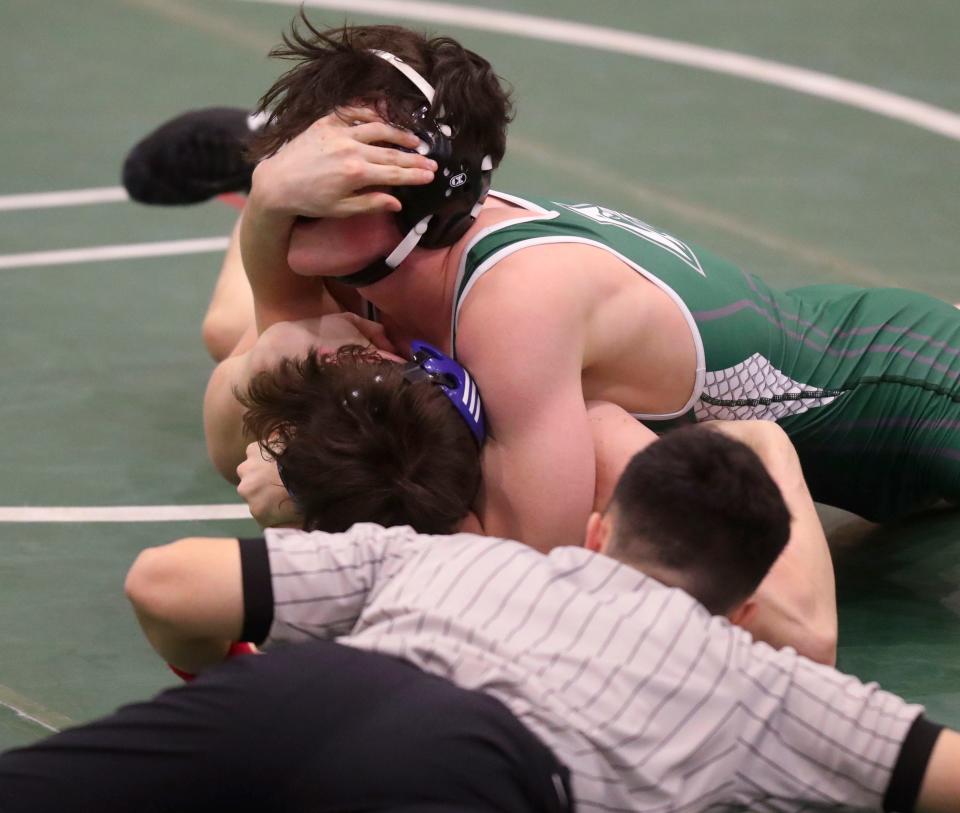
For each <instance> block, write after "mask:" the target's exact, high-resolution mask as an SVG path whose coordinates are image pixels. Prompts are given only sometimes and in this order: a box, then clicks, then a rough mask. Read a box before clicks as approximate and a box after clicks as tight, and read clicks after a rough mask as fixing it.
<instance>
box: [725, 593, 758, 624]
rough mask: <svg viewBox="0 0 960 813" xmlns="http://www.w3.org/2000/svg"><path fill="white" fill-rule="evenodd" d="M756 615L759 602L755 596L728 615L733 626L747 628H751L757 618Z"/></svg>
mask: <svg viewBox="0 0 960 813" xmlns="http://www.w3.org/2000/svg"><path fill="white" fill-rule="evenodd" d="M756 615H757V601H756V599H755V598H754V597H753V596H750V598H748V599H746V600H745V601H743V602H741V603H740V604H738V605H737V606H736V607H734V608H733V609H732V610H730V612H728V613H727V618H728V619H729V620H730V623H731V624H736V625H737V626H738V627H745V628H746V627H749V626H750V623H751V622H752V621H753V619H754V618H756Z"/></svg>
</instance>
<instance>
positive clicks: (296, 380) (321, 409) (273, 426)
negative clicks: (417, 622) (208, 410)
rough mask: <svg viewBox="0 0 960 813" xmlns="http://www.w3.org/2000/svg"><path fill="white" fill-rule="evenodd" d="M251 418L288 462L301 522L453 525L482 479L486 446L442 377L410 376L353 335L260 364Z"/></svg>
mask: <svg viewBox="0 0 960 813" xmlns="http://www.w3.org/2000/svg"><path fill="white" fill-rule="evenodd" d="M237 397H238V398H239V399H240V401H241V403H242V404H243V405H244V406H245V407H246V408H247V412H246V415H245V416H244V427H245V429H246V431H247V432H248V433H249V435H250V436H251V437H253V438H255V439H256V440H257V442H258V443H259V444H260V446H261V448H263V449H264V450H265V451H266V453H267V454H269V455H271V456H272V457H275V458H276V460H277V463H278V465H279V466H281V467H282V478H283V483H284V485H285V486H286V487H287V490H288V491H289V492H290V494H291V496H292V498H293V499H294V501H295V503H296V505H297V507H298V508H299V509H300V514H301V515H302V516H303V521H304V530H307V531H314V530H317V531H328V532H335V531H345V530H346V529H347V528H349V527H350V526H351V525H353V524H354V523H356V522H376V523H379V524H380V525H384V526H390V525H410V526H411V527H412V528H413V529H414V530H416V531H418V532H420V533H424V534H447V533H453V532H454V531H455V530H456V529H457V527H458V525H459V524H460V522H461V520H463V518H464V517H465V516H466V515H467V513H468V512H469V510H470V505H471V503H472V502H473V499H474V497H475V496H476V494H477V491H478V489H479V487H480V455H479V453H478V451H477V444H476V442H475V441H474V439H473V435H472V434H471V433H470V430H469V429H468V428H467V424H466V422H465V421H464V420H463V418H461V417H460V415H459V414H458V413H457V410H456V408H455V407H454V406H453V404H452V403H450V400H449V398H448V397H447V396H446V395H445V394H444V393H443V391H442V390H441V389H440V387H438V386H436V385H435V384H432V383H431V382H430V381H419V382H414V383H407V382H406V381H405V380H404V377H403V365H402V364H398V363H396V362H393V361H389V360H386V359H384V358H382V357H381V356H380V355H379V354H378V353H377V352H376V351H374V350H372V349H368V348H364V347H360V346H358V345H346V346H344V347H341V348H340V349H339V350H337V351H336V352H334V353H318V352H317V351H316V350H313V351H312V352H310V353H309V354H308V355H307V356H306V357H305V358H302V359H291V358H288V359H284V360H283V361H282V362H281V363H280V364H279V365H278V366H277V367H276V368H275V369H273V370H268V371H266V372H262V373H260V374H259V375H257V376H256V377H254V379H253V380H252V381H251V382H250V385H249V387H248V389H247V391H246V392H243V393H237Z"/></svg>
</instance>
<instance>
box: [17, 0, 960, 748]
mask: <svg viewBox="0 0 960 813" xmlns="http://www.w3.org/2000/svg"><path fill="white" fill-rule="evenodd" d="M406 5H408V6H409V5H416V6H417V7H418V8H421V7H425V6H426V5H428V4H406ZM447 5H448V6H449V5H450V4H449V3H448V4H447ZM456 5H466V3H456ZM480 5H481V4H479V3H477V6H480ZM403 6H404V4H402V3H398V4H396V8H397V9H398V14H399V13H400V11H401V10H402V8H403ZM482 8H483V10H484V11H485V12H486V13H487V14H488V15H489V14H494V13H495V12H497V11H499V10H509V11H511V12H522V13H526V14H529V15H539V16H541V17H551V18H557V19H562V20H566V21H570V22H573V23H581V24H584V25H590V26H594V27H605V28H606V29H616V30H617V31H620V32H621V33H634V34H638V35H651V36H654V37H660V38H666V39H669V40H671V41H675V42H679V43H688V44H693V45H699V46H706V47H709V48H714V49H726V50H728V51H732V52H736V53H738V54H741V55H746V56H752V57H758V58H761V59H765V60H774V61H777V62H780V63H785V64H787V65H791V66H795V67H800V68H805V69H809V70H814V71H820V72H822V73H824V74H828V75H829V76H831V77H834V78H839V79H844V80H851V81H853V82H857V83H860V84H859V85H858V86H856V87H855V88H853V89H852V90H851V89H850V88H847V90H849V91H850V93H849V96H848V97H847V98H846V100H845V101H836V100H828V99H824V98H820V97H815V96H810V95H806V94H802V93H798V92H796V91H795V90H791V89H788V88H786V87H783V86H779V85H773V84H769V83H768V82H767V83H765V82H762V81H756V80H758V79H759V78H761V74H760V73H755V75H752V76H740V77H735V76H730V75H724V74H721V73H718V72H717V70H716V69H715V60H714V62H710V60H709V59H708V60H707V64H708V67H706V68H700V69H695V68H692V67H689V66H684V65H680V64H676V63H675V62H663V61H653V60H650V59H648V58H645V57H644V56H643V55H642V53H643V51H642V48H641V50H640V51H639V52H637V51H634V52H629V49H626V50H624V48H625V46H624V47H621V48H620V50H617V47H619V46H617V47H614V46H615V45H616V42H620V41H619V40H616V38H614V37H612V36H611V34H610V33H609V31H608V32H607V33H604V32H603V31H600V32H599V33H598V30H597V29H596V28H593V29H586V28H583V27H582V26H581V27H580V28H578V29H576V30H577V31H578V32H579V34H581V35H583V36H584V37H586V39H587V40H589V41H590V42H591V43H593V45H592V46H587V45H579V46H575V45H571V44H569V43H564V42H558V41H549V40H546V39H542V38H541V39H536V38H533V37H535V36H536V35H543V34H544V32H546V31H547V30H548V27H547V25H546V24H545V23H542V24H534V23H528V24H525V25H518V24H506V25H502V26H501V27H500V29H501V30H499V31H498V30H494V29H495V28H496V26H495V25H494V21H495V20H496V19H500V18H496V16H495V15H494V16H493V17H489V16H488V17H485V18H484V21H480V23H478V25H479V27H476V28H469V29H468V28H465V27H462V26H461V25H458V24H456V23H450V22H444V23H442V24H434V25H432V24H430V23H429V22H427V21H425V20H421V21H414V22H413V23H412V24H413V25H414V26H415V27H420V28H429V29H431V30H436V31H443V32H445V33H446V32H448V33H450V34H452V35H453V36H456V37H459V38H461V39H462V40H463V41H464V42H465V43H466V44H467V45H469V46H471V47H473V48H475V49H476V50H478V51H479V52H481V53H483V54H484V55H486V56H488V57H489V58H490V59H491V61H492V62H493V63H494V64H495V65H496V66H497V69H498V71H499V72H500V73H501V74H502V75H503V76H504V77H506V78H507V79H509V80H510V81H511V82H512V83H513V84H514V86H515V90H516V98H517V103H518V111H519V113H518V116H517V119H516V122H515V124H514V125H513V128H512V131H511V142H510V149H509V151H508V157H507V161H506V162H505V164H504V167H503V168H502V170H501V171H500V172H499V173H498V177H497V185H498V186H499V187H500V188H502V189H504V190H505V191H513V192H517V193H530V194H544V195H550V196H555V197H561V198H567V199H569V198H581V199H583V200H596V201H602V202H605V203H607V204H609V205H611V206H614V207H618V208H621V209H623V210H625V211H628V212H631V213H633V214H635V215H637V216H639V217H642V218H644V219H645V220H649V221H650V222H652V223H654V224H656V225H658V226H660V227H661V228H664V229H667V230H672V231H675V232H677V233H678V234H680V235H682V236H684V237H685V238H688V239H689V240H691V241H693V242H696V243H698V244H700V245H703V246H705V247H708V248H710V249H712V250H714V251H715V252H716V253H718V254H720V255H721V256H727V257H729V258H730V259H731V260H734V261H735V262H737V263H738V264H740V265H741V266H743V267H744V268H747V269H749V270H751V271H753V272H755V273H757V274H759V275H761V276H763V277H764V278H765V279H767V280H768V281H769V282H771V283H773V284H776V285H781V286H784V287H787V286H796V285H802V284H809V283H816V282H852V283H860V284H876V285H900V286H906V287H912V288H916V289H918V290H923V291H925V292H927V293H930V294H934V295H937V296H940V297H943V298H946V299H947V300H948V301H960V279H958V277H957V261H956V257H957V254H958V251H957V249H958V246H957V228H956V224H957V222H960V196H958V195H957V190H958V189H960V160H958V150H960V144H958V141H957V139H958V138H960V130H957V131H956V134H955V135H950V134H949V133H947V132H943V131H937V130H936V126H938V123H939V124H943V125H944V127H947V129H949V126H950V125H951V123H952V124H953V125H956V121H954V120H955V119H956V114H955V113H954V114H952V116H953V118H951V114H950V112H949V111H956V110H960V82H957V68H956V43H955V32H956V31H957V30H958V29H960V5H958V4H956V3H954V2H949V1H948V0H917V2H913V3H909V4H904V3H902V2H899V0H848V2H846V3H842V4H838V3H834V2H831V1H830V0H811V2H807V3H802V4H799V3H794V4H771V3H767V2H763V0H728V2H726V3H723V4H718V3H715V2H712V0H687V2H683V3H659V2H655V0H632V1H631V2H630V3H623V2H617V0H598V2H594V3H590V4H589V5H584V4H582V3H579V2H575V1H574V0H556V1H555V2H552V3H548V2H546V0H509V2H508V0H500V1H499V2H488V3H484V4H482ZM294 10H295V9H294V7H293V6H283V5H277V4H271V3H259V2H241V0H88V1H87V2H84V3H75V2H71V0H47V2H40V3H38V2H35V1H34V0H6V2H5V3H4V5H3V24H2V26H0V53H2V54H3V57H2V59H3V65H2V70H0V88H2V98H3V100H4V108H5V114H6V115H5V116H4V120H3V126H2V128H0V167H2V172H0V335H2V341H0V372H2V381H3V384H2V390H0V392H2V395H0V426H2V432H3V443H2V448H3V451H4V454H3V458H2V459H3V465H2V467H0V520H2V521H0V652H2V653H3V654H2V657H0V748H2V747H9V746H12V745H15V744H19V743H26V742H29V741H31V740H34V739H36V738H38V737H39V736H42V735H43V734H44V733H45V732H47V731H49V730H50V729H52V728H59V727H62V726H63V725H68V724H69V721H82V720H87V719H90V718H92V717H94V716H96V715H99V714H103V713H105V712H107V711H109V710H111V709H112V708H113V707H115V706H116V705H117V704H119V703H122V702H126V701H129V700H132V699H139V698H142V697H145V696H147V695H148V694H149V693H151V692H153V691H155V690H157V689H159V688H161V687H162V686H165V685H169V683H170V682H172V677H171V676H170V675H169V674H168V673H167V672H166V670H165V669H164V668H163V666H162V665H161V664H160V663H159V662H158V661H157V659H156V658H155V657H154V656H153V655H152V653H151V652H150V651H149V649H148V647H147V645H146V644H145V642H144V641H143V639H142V638H141V636H140V634H139V631H138V629H137V626H136V623H135V621H134V619H133V617H132V614H131V613H130V612H129V608H128V607H127V604H126V600H125V599H124V597H123V578H124V574H125V572H126V569H127V568H128V567H129V564H130V563H131V562H132V560H133V559H134V557H135V556H136V554H137V552H138V551H139V550H141V549H142V548H144V547H146V546H149V545H154V544H158V543H162V542H165V541H168V540H171V539H175V538H178V537H181V536H187V535H192V534H204V535H235V534H238V533H251V532H253V531H254V530H255V529H254V526H253V523H252V522H250V521H249V520H247V521H243V520H219V519H215V518H211V517H213V516H214V515H215V514H216V511H215V510H214V509H211V508H210V507H209V506H223V505H227V506H230V505H234V506H236V504H237V497H236V494H235V493H234V491H233V489H232V488H231V487H230V486H229V485H227V484H226V483H224V482H222V481H221V480H220V479H219V478H218V477H217V476H216V475H215V474H214V472H213V470H212V468H211V467H210V466H209V464H208V463H207V461H206V455H205V451H204V447H203V441H202V429H201V424H200V409H201V399H202V394H203V387H204V383H205V380H206V377H207V375H208V373H209V371H210V369H211V364H210V362H209V360H208V359H207V358H206V355H205V353H204V351H203V349H202V346H201V343H200V335H199V324H200V319H201V316H202V314H203V311H204V308H205V305H206V300H207V297H208V296H209V293H210V291H211V289H212V287H213V282H214V279H215V277H216V273H217V270H218V265H219V255H218V248H217V245H218V243H216V241H214V242H213V243H203V244H197V243H192V244H189V245H187V244H183V243H180V242H178V241H187V240H198V239H203V240H206V239H208V238H223V237H225V235H226V234H227V233H228V231H229V228H230V224H231V222H232V220H233V213H232V211H230V210H229V209H228V208H227V207H225V206H223V205H222V204H219V203H210V204H205V205H202V206H197V207H192V208H189V209H183V210H160V209H147V208H144V207H138V206H134V205H132V204H130V203H127V202H125V201H123V200H122V198H120V197H118V195H117V184H118V183H119V180H118V179H119V169H120V163H121V160H122V157H123V155H124V154H125V152H126V151H127V149H128V148H129V147H130V146H131V145H132V144H133V143H134V141H136V140H137V139H139V138H140V137H141V136H142V135H144V134H145V133H146V132H147V131H148V130H150V129H152V128H153V127H154V126H156V125H157V124H159V123H160V122H161V121H163V120H165V119H167V118H169V117H170V116H172V115H175V114H177V113H179V112H181V111H182V110H185V109H188V108H192V107H203V106H209V105H223V104H229V105H251V104H253V102H254V101H255V99H256V97H257V96H258V94H259V93H260V92H262V91H263V90H264V89H266V87H267V86H268V84H269V83H270V82H271V81H272V80H273V78H275V76H276V75H277V73H278V72H279V70H280V69H279V67H278V66H277V65H273V64H270V63H269V62H268V61H267V60H266V59H265V57H264V55H265V53H266V51H267V50H268V49H269V47H270V46H271V45H272V44H274V43H275V42H276V41H277V40H278V39H279V33H280V31H281V30H283V28H284V27H285V26H286V24H287V22H288V21H289V19H290V18H291V17H292V16H293V13H294ZM441 10H442V9H441ZM437 13H438V14H439V13H440V11H438V12H437ZM346 14H347V12H346V11H343V10H326V11H320V10H314V11H312V12H311V16H312V18H313V19H315V20H317V21H322V22H326V23H330V24H335V23H338V22H340V21H342V20H343V19H344V18H345V15H346ZM350 19H352V20H356V21H360V22H367V21H370V20H371V19H376V20H378V21H388V20H389V21H393V22H399V23H405V22H407V23H409V22H410V21H409V20H406V19H405V18H403V17H401V16H396V17H392V18H388V17H383V16H381V17H377V18H371V17H362V16H359V15H352V16H351V18H350ZM465 20H466V16H465V15H464V21H465ZM501 22H502V20H501ZM630 42H631V43H632V44H631V47H634V46H637V47H638V48H640V46H641V45H642V42H644V41H642V40H640V39H638V38H636V39H633V40H631V41H630ZM621 44H622V43H621ZM668 50H670V49H668ZM681 50H682V49H681ZM679 52H680V51H678V49H677V48H676V47H672V50H670V53H671V54H673V55H674V56H676V54H677V53H679ZM750 64H751V65H753V67H751V68H750V70H753V71H755V72H756V71H761V72H762V70H763V69H762V67H758V66H757V65H756V64H754V63H750ZM710 65H714V67H710ZM828 84H829V83H828ZM829 86H830V87H833V88H836V87H847V86H844V85H836V84H832V85H829ZM864 88H866V89H864ZM871 88H872V89H874V90H877V89H879V90H882V91H886V92H890V93H896V94H901V95H902V96H906V97H909V99H911V100H913V101H914V102H922V103H924V104H926V105H927V107H923V108H917V110H919V112H918V114H917V117H916V120H915V121H912V122H907V121H903V120H900V119H895V118H891V115H892V114H891V110H892V109H893V108H892V106H891V104H892V103H891V102H890V100H889V99H888V98H887V97H883V96H882V95H881V96H879V97H877V96H874V95H871V93H870V92H869V91H870V89H871ZM870 100H872V101H871V103H873V102H876V105H877V107H876V109H875V110H874V112H870V111H868V110H865V109H863V105H864V104H866V103H867V101H870ZM930 106H935V107H936V108H942V109H944V110H942V111H941V113H945V115H940V114H939V113H937V111H936V110H934V109H933V108H932V107H930ZM911 109H913V108H911ZM77 190H85V191H87V194H86V197H85V198H84V199H83V200H84V201H85V202H81V201H80V200H78V199H77V198H76V197H75V196H71V195H67V196H64V195H60V194H55V195H50V196H46V197H44V196H40V197H37V196H38V195H41V193H43V195H46V194H47V193H62V192H71V193H72V192H76V191H77ZM145 245H148V246H151V247H152V248H150V251H151V252H153V253H154V255H155V256H152V257H150V258H136V257H133V256H130V255H131V254H132V253H133V254H135V253H137V252H139V251H142V250H143V248H142V247H143V246H145ZM131 247H133V248H131ZM175 250H177V251H182V252H184V253H173V252H174V251H175ZM54 251H63V252H66V253H64V254H59V255H55V256H50V255H49V254H47V253H46V252H54ZM117 256H119V257H120V258H119V259H117V258H116V257H117ZM111 257H113V258H111ZM71 506H78V507H95V506H99V507H104V508H105V509H106V511H105V513H104V514H103V515H102V516H100V517H99V519H104V518H107V519H110V520H112V521H110V522H102V521H96V522H92V521H87V520H89V519H90V517H89V516H83V515H80V516H77V515H74V516H73V517H72V518H70V517H68V521H66V522H61V521H55V520H60V519H63V518H64V517H63V514H62V512H60V511H59V509H61V508H63V507H71ZM157 506H160V507H162V508H163V509H164V510H165V511H166V512H167V513H166V514H164V516H167V517H169V516H170V515H171V512H176V511H187V512H189V513H190V515H191V516H195V517H201V518H204V519H200V520H198V521H193V522H188V521H180V522H161V521H159V518H161V517H159V515H158V513H157V511H158V509H157V508H156V507H157ZM25 508H34V509H42V510H38V511H37V512H36V513H32V514H29V515H28V518H32V520H33V521H31V522H29V523H22V522H14V521H11V520H12V519H17V518H19V519H23V518H24V514H23V513H22V509H25ZM12 509H16V511H13V510H12ZM54 509H57V510H54ZM174 515H175V513H174ZM826 517H827V524H828V527H829V528H830V532H831V533H830V535H831V538H832V539H833V540H834V542H835V543H836V548H837V562H838V583H839V588H840V628H841V650H840V665H841V666H842V667H843V668H844V669H847V670H849V671H851V672H853V673H855V674H856V675H858V676H859V677H861V678H863V679H866V680H877V681H879V682H880V683H881V684H882V685H883V686H884V687H886V688H889V689H891V690H894V691H897V692H899V693H901V694H903V695H905V696H906V697H907V698H908V699H910V700H915V701H919V702H923V703H925V704H927V705H928V707H929V710H930V713H931V715H932V716H933V717H934V718H936V719H939V720H941V721H943V722H947V723H950V724H952V725H954V726H958V727H960V515H957V514H949V513H944V514H936V515H930V516H925V517H922V518H916V519H913V520H911V521H908V522H903V523H900V524H897V525H893V526H890V527H887V528H883V529H879V530H869V529H868V528H867V527H866V526H865V525H864V524H863V523H859V522H851V521H850V520H849V518H847V517H844V516H841V515H838V514H837V513H835V512H828V513H827V514H826Z"/></svg>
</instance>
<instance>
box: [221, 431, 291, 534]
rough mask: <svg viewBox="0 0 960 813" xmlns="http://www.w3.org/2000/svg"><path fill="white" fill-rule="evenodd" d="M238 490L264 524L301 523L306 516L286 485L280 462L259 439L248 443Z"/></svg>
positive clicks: (256, 517)
mask: <svg viewBox="0 0 960 813" xmlns="http://www.w3.org/2000/svg"><path fill="white" fill-rule="evenodd" d="M237 476H238V477H239V478H240V484H239V485H238V486H237V493H238V494H239V495H240V496H241V497H242V498H243V500H244V501H245V502H246V503H247V506H248V507H249V508H250V513H251V514H252V515H253V518H254V519H255V520H256V521H257V524H258V525H260V527H261V528H276V527H278V526H289V525H292V526H294V527H297V528H299V527H301V526H302V524H303V519H302V517H301V516H300V514H299V512H298V511H297V506H296V504H295V503H294V501H293V499H292V498H291V497H290V495H289V494H288V493H287V490H286V489H285V488H284V487H283V483H282V482H281V481H280V474H279V472H277V463H276V461H275V460H273V459H272V458H271V457H270V456H269V455H268V454H267V453H266V452H264V451H263V449H261V448H260V445H259V444H257V443H251V444H250V445H249V446H247V458H246V460H244V461H243V462H242V463H241V464H240V465H239V466H237Z"/></svg>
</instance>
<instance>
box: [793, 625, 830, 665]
mask: <svg viewBox="0 0 960 813" xmlns="http://www.w3.org/2000/svg"><path fill="white" fill-rule="evenodd" d="M795 646H796V649H797V652H798V653H799V654H800V655H803V656H804V657H805V658H809V659H810V660H811V661H815V662H816V663H822V664H824V665H825V666H836V665H837V625H836V623H830V622H829V621H824V622H822V623H819V624H813V625H811V626H809V627H808V628H807V629H806V630H805V631H804V634H803V635H801V636H800V640H798V641H797V642H796V644H795Z"/></svg>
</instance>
